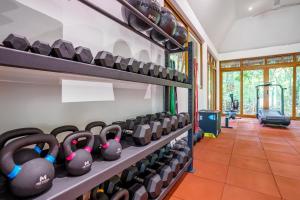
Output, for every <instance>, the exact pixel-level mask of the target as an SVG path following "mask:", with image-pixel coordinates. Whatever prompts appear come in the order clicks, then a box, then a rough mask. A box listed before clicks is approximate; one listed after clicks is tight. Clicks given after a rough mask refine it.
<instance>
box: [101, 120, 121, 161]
mask: <svg viewBox="0 0 300 200" xmlns="http://www.w3.org/2000/svg"><path fill="white" fill-rule="evenodd" d="M111 132H116V135H115V138H114V139H108V140H107V134H109V133H111ZM121 134H122V129H121V127H120V126H119V125H116V124H113V125H110V126H107V127H105V128H104V129H102V131H101V133H100V135H99V136H100V144H101V154H102V156H103V158H104V159H105V160H117V159H119V158H120V156H121V152H122V146H121V144H120V139H121Z"/></svg>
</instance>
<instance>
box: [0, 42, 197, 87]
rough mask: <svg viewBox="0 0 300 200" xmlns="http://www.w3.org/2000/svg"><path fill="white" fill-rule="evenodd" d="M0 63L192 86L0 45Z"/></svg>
mask: <svg viewBox="0 0 300 200" xmlns="http://www.w3.org/2000/svg"><path fill="white" fill-rule="evenodd" d="M0 65H5V66H9V67H14V68H23V69H33V70H41V71H49V72H59V73H68V74H77V75H85V76H93V77H101V78H108V79H115V80H123V81H131V82H139V83H146V84H153V85H162V86H175V87H182V88H192V85H191V84H187V83H181V82H176V81H170V80H166V79H161V78H156V77H151V76H145V75H142V74H136V73H132V72H127V71H121V70H117V69H112V68H107V67H102V66H98V65H93V64H86V63H81V62H76V61H71V60H64V59H60V58H55V57H51V56H43V55H39V54H34V53H30V52H24V51H19V50H15V49H9V48H5V47H0Z"/></svg>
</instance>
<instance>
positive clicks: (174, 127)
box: [164, 112, 178, 131]
mask: <svg viewBox="0 0 300 200" xmlns="http://www.w3.org/2000/svg"><path fill="white" fill-rule="evenodd" d="M164 113H165V116H166V117H168V118H169V119H170V120H171V126H172V131H176V130H177V129H178V118H177V116H176V115H172V114H171V113H170V112H164Z"/></svg>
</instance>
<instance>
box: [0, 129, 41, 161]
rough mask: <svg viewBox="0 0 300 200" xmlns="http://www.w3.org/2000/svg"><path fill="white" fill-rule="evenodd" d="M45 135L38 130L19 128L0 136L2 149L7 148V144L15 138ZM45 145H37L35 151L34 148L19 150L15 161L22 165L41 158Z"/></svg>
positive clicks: (15, 154)
mask: <svg viewBox="0 0 300 200" xmlns="http://www.w3.org/2000/svg"><path fill="white" fill-rule="evenodd" d="M36 134H44V133H43V131H42V130H40V129H38V128H19V129H14V130H10V131H7V132H5V133H3V134H1V136H0V149H2V148H4V147H5V144H6V143H7V142H8V141H9V140H11V139H15V138H19V137H25V136H28V135H36ZM43 147H44V144H37V145H36V146H35V147H34V148H33V149H32V148H22V149H18V151H16V152H15V153H14V155H13V158H14V161H15V162H16V163H17V164H18V165H21V164H23V163H24V162H26V161H28V160H31V159H33V158H38V157H40V154H41V153H42V150H43Z"/></svg>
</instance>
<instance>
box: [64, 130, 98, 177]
mask: <svg viewBox="0 0 300 200" xmlns="http://www.w3.org/2000/svg"><path fill="white" fill-rule="evenodd" d="M79 138H86V139H87V145H86V146H85V147H84V148H83V149H77V150H75V151H73V150H72V148H71V145H72V144H71V143H72V141H73V140H77V139H79ZM93 145H94V136H93V134H92V133H91V132H89V131H77V132H74V133H71V134H69V135H68V136H67V137H66V138H65V140H64V142H63V148H64V153H65V159H66V163H65V167H66V170H67V171H68V173H69V174H70V175H73V176H80V175H83V174H86V173H87V172H89V171H90V170H91V167H92V162H93V158H92V155H91V151H92V148H93Z"/></svg>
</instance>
